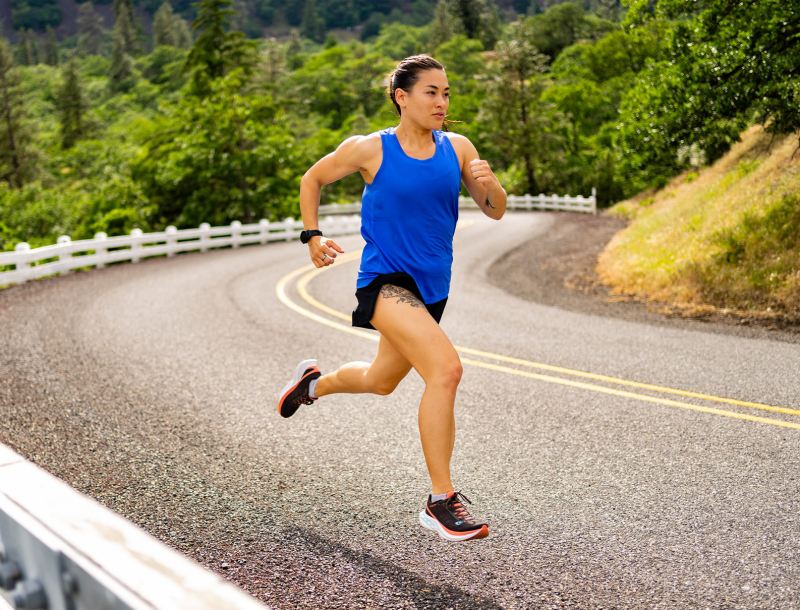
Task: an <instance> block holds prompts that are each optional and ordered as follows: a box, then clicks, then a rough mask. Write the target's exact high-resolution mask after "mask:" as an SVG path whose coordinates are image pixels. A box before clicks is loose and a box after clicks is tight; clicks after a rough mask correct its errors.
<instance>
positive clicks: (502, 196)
mask: <svg viewBox="0 0 800 610" xmlns="http://www.w3.org/2000/svg"><path fill="white" fill-rule="evenodd" d="M448 135H449V136H450V137H451V140H452V142H453V144H456V145H457V146H458V148H457V150H458V151H459V152H460V153H461V154H460V156H461V179H462V180H463V181H464V186H466V187H467V191H469V194H470V195H471V196H472V199H474V200H475V203H477V204H478V206H479V207H480V208H481V211H482V212H483V213H484V214H486V215H487V216H488V217H489V218H493V219H495V220H500V219H501V218H502V217H503V214H505V212H506V202H507V196H506V191H505V189H504V188H503V187H502V185H501V184H500V181H499V180H498V179H497V176H495V175H494V172H493V171H492V168H491V167H489V162H488V161H484V160H482V159H481V158H480V157H479V156H478V151H477V149H476V148H475V146H474V145H473V144H472V142H470V141H469V138H466V137H465V136H462V135H460V134H456V133H448Z"/></svg>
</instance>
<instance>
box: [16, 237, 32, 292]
mask: <svg viewBox="0 0 800 610" xmlns="http://www.w3.org/2000/svg"><path fill="white" fill-rule="evenodd" d="M30 251H31V246H30V244H29V243H28V242H26V241H21V242H19V243H18V244H17V245H16V246H15V247H14V252H30ZM15 267H16V269H17V271H21V272H22V273H21V274H20V281H19V283H20V284H24V283H25V282H27V281H28V277H29V276H30V275H31V264H30V263H29V262H28V261H27V260H22V261H19V262H18V263H17V264H16V265H15Z"/></svg>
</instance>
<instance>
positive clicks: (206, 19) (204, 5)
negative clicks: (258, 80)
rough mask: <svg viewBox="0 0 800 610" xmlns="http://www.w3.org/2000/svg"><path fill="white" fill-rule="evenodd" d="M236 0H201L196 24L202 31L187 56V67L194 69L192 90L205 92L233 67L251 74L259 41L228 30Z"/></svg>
mask: <svg viewBox="0 0 800 610" xmlns="http://www.w3.org/2000/svg"><path fill="white" fill-rule="evenodd" d="M231 1H232V0H200V2H199V4H198V8H197V19H195V21H194V23H193V24H192V28H194V29H195V30H197V31H198V32H199V34H198V36H197V39H196V40H195V41H194V45H193V46H192V49H191V51H189V55H188V57H187V58H186V64H185V70H188V71H189V72H190V73H191V83H192V84H191V91H192V93H193V94H194V95H198V96H200V97H203V96H205V95H206V94H207V93H208V91H209V83H210V81H212V80H214V79H217V78H220V77H222V76H224V75H225V74H227V73H228V72H229V71H230V70H232V69H233V68H237V67H241V68H243V69H244V71H245V73H246V74H250V73H252V71H253V68H254V66H255V63H256V60H257V55H256V51H255V44H254V43H253V42H252V41H248V40H246V39H245V37H244V34H242V33H241V32H235V31H228V29H229V23H230V19H231V16H232V14H233V11H232V10H231V8H230V6H231Z"/></svg>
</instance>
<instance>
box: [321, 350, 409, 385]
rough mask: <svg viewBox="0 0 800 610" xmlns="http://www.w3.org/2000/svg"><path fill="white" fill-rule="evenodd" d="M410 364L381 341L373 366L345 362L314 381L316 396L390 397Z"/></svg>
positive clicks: (363, 363)
mask: <svg viewBox="0 0 800 610" xmlns="http://www.w3.org/2000/svg"><path fill="white" fill-rule="evenodd" d="M410 370H411V363H410V362H409V361H408V360H407V359H406V358H405V357H404V356H403V355H402V354H400V352H398V351H397V350H396V349H395V348H394V346H393V345H392V344H391V343H389V341H387V340H386V338H385V337H381V339H380V342H379V343H378V353H377V354H376V356H375V359H374V360H373V361H372V362H348V363H347V364H344V365H342V366H340V367H339V369H338V370H336V371H334V372H332V373H328V374H326V375H323V376H322V377H320V378H319V379H318V380H317V387H316V390H315V394H316V395H317V396H326V395H328V394H340V393H348V394H364V393H368V394H380V395H382V396H385V395H386V394H391V393H392V392H393V391H394V389H395V388H396V387H397V384H399V383H400V382H401V381H402V380H403V379H404V378H405V376H406V375H408V372H409V371H410Z"/></svg>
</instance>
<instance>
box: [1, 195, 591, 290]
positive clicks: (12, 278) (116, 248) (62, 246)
mask: <svg viewBox="0 0 800 610" xmlns="http://www.w3.org/2000/svg"><path fill="white" fill-rule="evenodd" d="M459 207H461V208H474V207H475V202H474V201H472V199H471V198H469V197H460V198H459ZM507 208H508V209H509V210H563V211H571V212H585V213H590V214H596V213H597V198H596V193H595V189H592V195H591V197H581V196H576V197H572V196H570V195H566V196H558V195H544V194H540V195H510V196H509V197H508V204H507ZM360 212H361V204H360V203H350V204H345V205H341V204H334V205H323V206H320V208H319V214H320V222H319V225H320V229H322V231H323V232H324V233H325V235H329V236H334V235H347V234H350V233H357V232H358V231H359V229H360V227H361V218H360V216H359V213H360ZM302 230H303V223H302V221H300V220H294V219H293V218H287V219H286V220H284V221H283V222H279V223H271V222H269V221H267V220H261V221H260V222H258V223H254V224H247V225H243V224H242V223H241V222H239V221H238V220H234V221H233V222H232V223H231V224H230V225H228V226H222V227H211V226H209V225H208V223H203V224H201V225H200V226H199V227H198V228H197V229H181V230H178V229H176V228H175V227H172V226H170V227H167V228H166V230H165V231H159V232H157V233H142V231H141V229H134V230H133V231H131V234H130V235H119V236H115V237H108V236H107V235H106V234H105V233H97V234H96V235H95V236H94V239H82V240H78V241H72V240H71V239H70V238H69V237H68V236H67V235H62V236H61V237H59V238H58V240H57V243H55V244H53V245H51V246H43V247H41V248H34V249H31V247H30V246H29V245H28V244H27V243H25V242H22V243H20V244H17V247H16V248H15V250H14V252H0V287H3V286H8V285H11V284H22V283H25V282H27V281H28V280H33V279H37V278H41V277H45V276H48V275H54V274H61V273H66V272H69V271H71V270H73V269H79V268H83V267H98V268H102V267H105V266H106V265H107V264H109V263H118V262H122V261H130V262H132V263H136V262H139V260H141V259H143V258H147V257H149V256H164V255H166V256H175V254H176V253H178V252H189V251H192V250H200V251H201V252H205V251H206V250H208V249H209V248H221V247H224V246H231V247H233V248H238V247H239V246H242V245H245V244H266V243H268V242H271V241H290V240H293V239H297V238H298V237H299V236H300V231H302ZM4 266H6V267H9V266H14V269H12V270H10V271H2V268H3V267H4Z"/></svg>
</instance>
